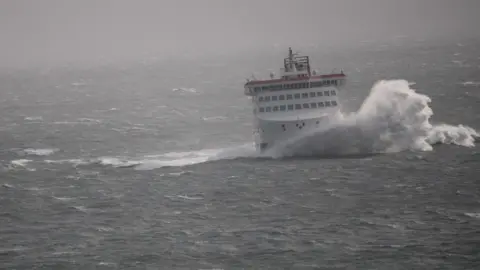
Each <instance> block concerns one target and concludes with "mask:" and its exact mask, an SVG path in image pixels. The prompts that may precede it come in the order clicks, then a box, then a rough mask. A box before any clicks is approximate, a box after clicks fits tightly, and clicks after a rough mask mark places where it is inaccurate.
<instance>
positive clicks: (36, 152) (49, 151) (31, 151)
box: [23, 148, 58, 156]
mask: <svg viewBox="0 0 480 270" xmlns="http://www.w3.org/2000/svg"><path fill="white" fill-rule="evenodd" d="M23 151H24V152H25V153H26V154H27V155H36V156H48V155H51V154H53V153H55V152H57V151H58V149H56V148H53V149H50V148H44V149H34V148H27V149H24V150H23Z"/></svg>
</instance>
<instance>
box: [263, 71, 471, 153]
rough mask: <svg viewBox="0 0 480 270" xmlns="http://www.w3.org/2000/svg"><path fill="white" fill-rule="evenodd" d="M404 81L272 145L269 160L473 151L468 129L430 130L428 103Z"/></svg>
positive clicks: (384, 85)
mask: <svg viewBox="0 0 480 270" xmlns="http://www.w3.org/2000/svg"><path fill="white" fill-rule="evenodd" d="M410 86H411V84H409V82H408V81H405V80H390V81H379V82H377V83H376V84H375V85H374V86H373V88H372V90H371V92H370V94H369V96H368V97H367V98H366V99H365V101H364V102H363V104H362V106H361V107H360V109H359V110H358V111H357V112H356V113H352V114H349V115H344V114H342V115H340V117H338V118H337V119H336V120H335V121H332V122H331V123H330V124H329V125H328V126H324V127H322V128H321V129H316V130H312V131H311V132H310V133H308V134H305V135H302V136H301V137H297V138H293V139H291V140H289V141H286V142H283V143H281V144H280V145H277V146H276V147H274V148H273V149H271V150H270V151H269V155H271V156H273V157H284V156H303V155H309V156H310V155H354V154H375V153H391V152H399V151H405V150H414V151H430V150H432V145H434V144H437V143H450V144H457V145H461V146H466V147H473V146H474V142H475V139H476V138H478V137H479V134H478V132H477V131H475V130H474V129H473V128H471V127H467V126H463V125H458V126H453V125H448V124H440V125H432V124H431V123H430V121H429V120H430V117H431V116H432V115H433V111H432V109H431V108H430V107H429V103H430V102H431V99H430V98H429V97H428V96H426V95H423V94H420V93H417V92H416V91H415V90H414V89H411V88H410Z"/></svg>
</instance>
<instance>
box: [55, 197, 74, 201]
mask: <svg viewBox="0 0 480 270" xmlns="http://www.w3.org/2000/svg"><path fill="white" fill-rule="evenodd" d="M52 197H53V198H54V199H55V200H59V201H62V202H68V201H71V200H74V199H75V198H72V197H55V196H52Z"/></svg>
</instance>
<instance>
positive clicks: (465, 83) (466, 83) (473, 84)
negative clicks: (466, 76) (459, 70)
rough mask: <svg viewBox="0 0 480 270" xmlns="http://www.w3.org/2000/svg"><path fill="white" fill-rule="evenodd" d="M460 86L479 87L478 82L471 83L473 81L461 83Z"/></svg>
mask: <svg viewBox="0 0 480 270" xmlns="http://www.w3.org/2000/svg"><path fill="white" fill-rule="evenodd" d="M461 84H462V85H463V86H480V82H473V81H468V82H463V83H461Z"/></svg>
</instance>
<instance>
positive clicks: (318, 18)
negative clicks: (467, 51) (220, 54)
mask: <svg viewBox="0 0 480 270" xmlns="http://www.w3.org/2000/svg"><path fill="white" fill-rule="evenodd" d="M479 11H480V1H478V0H455V1H454V0H415V1H413V0H398V1H397V0H336V1H331V0H329V1H323V0H290V1H286V0H168V1H167V0H155V1H153V0H152V1H141V0H131V1H126V0H116V1H114V0H78V1H73V0H38V1H37V0H31V1H27V0H0V37H1V39H0V42H1V43H0V66H10V65H12V66H19V65H20V66H29V65H43V64H45V65H52V64H62V63H67V62H73V63H76V62H78V63H81V62H98V61H100V60H102V59H103V60H106V61H114V60H131V61H135V60H138V61H140V59H142V57H147V56H157V57H162V56H164V55H168V54H174V53H175V54H177V53H182V52H183V51H188V52H193V53H200V54H201V53H202V52H209V51H215V50H225V51H235V50H243V49H246V48H251V47H254V46H267V45H269V44H274V43H281V44H283V43H288V44H292V45H295V44H302V43H328V44H340V43H355V42H359V41H362V40H368V39H382V38H385V37H391V36H395V35H406V36H416V37H422V36H424V37H425V38H428V37H434V36H445V37H448V36H449V35H451V36H452V37H453V36H455V35H456V34H461V35H463V36H465V35H469V34H471V35H475V36H478V35H479V33H480V30H479V29H478V27H479V25H480V19H479V18H480V16H479V15H478V14H479ZM290 40H293V41H292V42H290Z"/></svg>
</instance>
